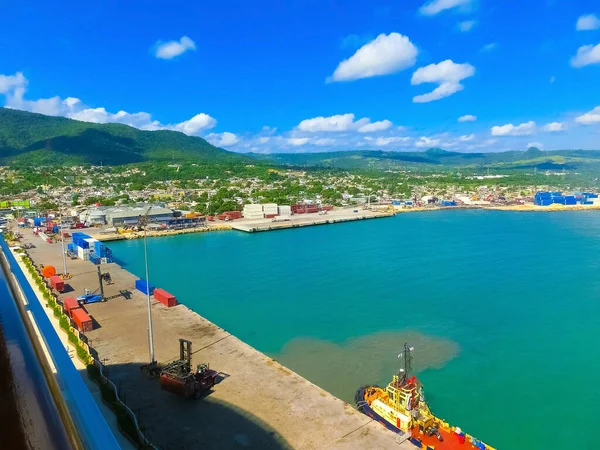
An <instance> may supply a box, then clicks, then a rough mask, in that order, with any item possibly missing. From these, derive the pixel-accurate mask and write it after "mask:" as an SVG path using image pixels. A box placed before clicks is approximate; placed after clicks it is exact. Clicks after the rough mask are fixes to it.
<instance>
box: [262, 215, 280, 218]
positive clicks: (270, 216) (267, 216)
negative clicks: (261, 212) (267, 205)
mask: <svg viewBox="0 0 600 450" xmlns="http://www.w3.org/2000/svg"><path fill="white" fill-rule="evenodd" d="M278 215H279V214H265V219H272V218H273V217H277V216H278Z"/></svg>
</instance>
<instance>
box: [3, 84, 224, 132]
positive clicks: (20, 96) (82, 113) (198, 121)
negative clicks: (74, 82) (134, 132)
mask: <svg viewBox="0 0 600 450" xmlns="http://www.w3.org/2000/svg"><path fill="white" fill-rule="evenodd" d="M27 84H28V80H27V79H26V78H25V77H24V76H23V74H21V73H20V72H18V73H16V74H15V75H10V76H6V75H0V94H4V95H5V97H6V101H5V106H7V107H9V108H14V109H20V110H23V111H30V112H35V113H40V114H46V115H48V116H64V117H68V118H70V119H75V120H81V121H84V122H94V123H122V124H124V125H130V126H132V127H136V128H139V129H142V130H176V131H182V132H183V133H185V134H189V135H197V134H199V133H200V132H201V131H204V130H209V129H211V128H214V127H215V126H216V125H217V121H216V120H215V119H214V118H212V117H211V116H209V115H208V114H205V113H200V114H197V115H195V116H194V117H192V118H191V119H189V120H186V121H184V122H181V123H176V124H162V123H160V122H159V121H158V120H153V119H152V115H151V114H150V113H147V112H143V111H142V112H136V113H128V112H127V111H118V112H117V113H111V112H109V111H107V110H106V109H105V108H103V107H98V108H90V107H89V106H87V105H85V104H84V103H83V102H82V101H81V100H79V99H78V98H75V97H67V98H66V99H64V100H63V99H61V98H60V97H58V96H57V97H51V98H41V99H38V100H28V99H26V98H25V92H26V88H27Z"/></svg>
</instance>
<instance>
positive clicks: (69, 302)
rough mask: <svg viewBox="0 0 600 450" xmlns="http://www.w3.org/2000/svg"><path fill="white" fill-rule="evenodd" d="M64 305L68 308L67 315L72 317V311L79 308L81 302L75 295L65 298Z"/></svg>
mask: <svg viewBox="0 0 600 450" xmlns="http://www.w3.org/2000/svg"><path fill="white" fill-rule="evenodd" d="M63 306H64V307H65V309H66V310H67V315H68V316H69V317H71V311H73V310H74V309H76V308H79V303H78V302H77V299H76V298H75V297H67V298H65V299H64V300H63Z"/></svg>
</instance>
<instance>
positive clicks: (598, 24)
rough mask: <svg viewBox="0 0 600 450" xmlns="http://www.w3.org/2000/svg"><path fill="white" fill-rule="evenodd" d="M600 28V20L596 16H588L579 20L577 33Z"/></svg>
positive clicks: (576, 26)
mask: <svg viewBox="0 0 600 450" xmlns="http://www.w3.org/2000/svg"><path fill="white" fill-rule="evenodd" d="M598 28H600V19H598V17H596V15H594V14H587V15H584V16H581V17H579V19H577V25H575V29H576V30H577V31H587V30H597V29H598Z"/></svg>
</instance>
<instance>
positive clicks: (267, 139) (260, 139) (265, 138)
mask: <svg viewBox="0 0 600 450" xmlns="http://www.w3.org/2000/svg"><path fill="white" fill-rule="evenodd" d="M270 140H271V138H270V137H269V136H263V137H259V138H258V142H259V143H261V144H266V143H267V142H269V141H270Z"/></svg>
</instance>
